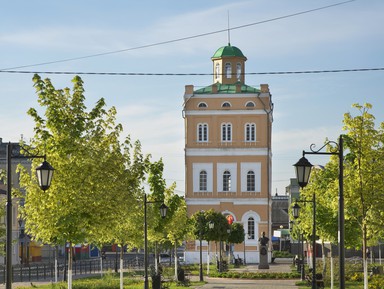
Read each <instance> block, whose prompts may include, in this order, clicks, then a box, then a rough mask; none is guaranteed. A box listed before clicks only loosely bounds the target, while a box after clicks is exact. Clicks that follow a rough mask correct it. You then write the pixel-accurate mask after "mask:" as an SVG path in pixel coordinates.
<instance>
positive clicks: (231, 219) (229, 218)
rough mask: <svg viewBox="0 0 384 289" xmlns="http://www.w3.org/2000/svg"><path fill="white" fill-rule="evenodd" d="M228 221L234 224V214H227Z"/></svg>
mask: <svg viewBox="0 0 384 289" xmlns="http://www.w3.org/2000/svg"><path fill="white" fill-rule="evenodd" d="M227 221H228V224H230V225H232V223H233V221H234V219H233V216H232V215H228V216H227Z"/></svg>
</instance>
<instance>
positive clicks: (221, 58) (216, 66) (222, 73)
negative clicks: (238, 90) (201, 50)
mask: <svg viewBox="0 0 384 289" xmlns="http://www.w3.org/2000/svg"><path fill="white" fill-rule="evenodd" d="M211 59H212V61H213V82H214V83H217V82H219V83H221V84H235V83H238V82H240V83H244V82H245V78H244V72H245V61H246V60H247V58H246V57H245V56H244V54H243V52H241V50H240V49H239V48H237V47H236V46H231V44H230V43H228V45H227V46H223V47H220V48H219V49H218V50H217V51H216V52H215V54H214V55H213V56H212V58H211Z"/></svg>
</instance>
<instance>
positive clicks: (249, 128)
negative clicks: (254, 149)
mask: <svg viewBox="0 0 384 289" xmlns="http://www.w3.org/2000/svg"><path fill="white" fill-rule="evenodd" d="M245 141H246V142H254V141H256V125H255V124H254V123H246V124H245Z"/></svg>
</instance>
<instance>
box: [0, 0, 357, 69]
mask: <svg viewBox="0 0 384 289" xmlns="http://www.w3.org/2000/svg"><path fill="white" fill-rule="evenodd" d="M354 1H356V0H348V1H344V2H339V3H335V4H331V5H327V6H322V7H318V8H314V9H310V10H305V11H301V12H296V13H293V14H288V15H284V16H279V17H275V18H271V19H267V20H262V21H258V22H253V23H249V24H244V25H240V26H235V27H232V28H226V29H221V30H216V31H211V32H206V33H201V34H196V35H192V36H186V37H182V38H177V39H172V40H167V41H162V42H157V43H152V44H146V45H141V46H136V47H131V48H125V49H120V50H114V51H109V52H102V53H97V54H91V55H86V56H79V57H73V58H66V59H61V60H54V61H47V62H41V63H35V64H28V65H21V66H15V67H9V68H3V69H0V72H2V71H4V70H13V69H20V68H27V67H34V66H42V65H48V64H56V63H63V62H70V61H75V60H82V59H87V58H94V57H100V56H105V55H111V54H117V53H122V52H127V51H132V50H138V49H144V48H149V47H154V46H160V45H165V44H170V43H175V42H180V41H184V40H189V39H194V38H199V37H204V36H209V35H213V34H218V33H223V32H229V31H230V30H237V29H242V28H246V27H250V26H254V25H259V24H264V23H268V22H272V21H277V20H282V19H286V18H290V17H294V16H298V15H303V14H307V13H311V12H315V11H319V10H323V9H328V8H331V7H335V6H339V5H344V4H347V3H350V2H354Z"/></svg>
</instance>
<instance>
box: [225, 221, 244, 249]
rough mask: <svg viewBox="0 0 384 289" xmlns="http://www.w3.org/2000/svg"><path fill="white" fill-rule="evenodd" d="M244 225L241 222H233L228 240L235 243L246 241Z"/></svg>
mask: <svg viewBox="0 0 384 289" xmlns="http://www.w3.org/2000/svg"><path fill="white" fill-rule="evenodd" d="M244 236H245V232H244V226H243V224H241V223H232V225H231V232H230V234H229V237H228V242H229V243H233V244H240V243H243V242H244Z"/></svg>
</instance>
